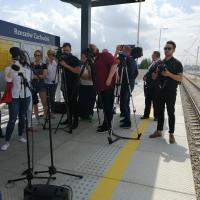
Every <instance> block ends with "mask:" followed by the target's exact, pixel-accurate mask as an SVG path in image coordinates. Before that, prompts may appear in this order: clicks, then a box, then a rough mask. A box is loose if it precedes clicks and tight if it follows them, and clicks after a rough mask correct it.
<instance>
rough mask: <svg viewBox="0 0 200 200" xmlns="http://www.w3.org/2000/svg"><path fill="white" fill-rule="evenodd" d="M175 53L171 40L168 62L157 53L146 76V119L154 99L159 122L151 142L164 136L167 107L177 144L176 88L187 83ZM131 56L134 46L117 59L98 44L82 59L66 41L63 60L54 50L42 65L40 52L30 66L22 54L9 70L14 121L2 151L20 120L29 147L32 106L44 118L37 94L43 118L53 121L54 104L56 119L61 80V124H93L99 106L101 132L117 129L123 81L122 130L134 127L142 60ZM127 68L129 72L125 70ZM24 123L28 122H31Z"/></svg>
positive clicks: (122, 49) (122, 48)
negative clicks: (117, 92)
mask: <svg viewBox="0 0 200 200" xmlns="http://www.w3.org/2000/svg"><path fill="white" fill-rule="evenodd" d="M175 49H176V44H175V43H174V42H173V41H168V42H167V43H166V46H165V48H164V52H165V59H164V60H163V61H161V60H160V53H159V52H157V51H155V52H154V53H153V55H152V60H153V61H152V64H151V65H150V66H149V70H148V72H147V74H146V75H145V76H144V82H145V86H144V90H145V111H144V116H142V119H147V118H149V114H150V108H151V102H152V101H153V105H154V119H155V121H158V126H157V130H156V131H155V132H154V133H153V134H152V135H150V138H156V137H160V136H161V135H162V130H163V124H164V110H165V104H166V105H167V111H168V116H169V133H170V143H174V142H175V138H174V134H173V133H174V129H175V114H174V112H175V101H176V90H177V85H178V84H179V82H181V80H182V71H183V67H182V65H181V63H180V62H179V61H178V60H177V59H175V58H174V57H173V53H174V52H175ZM131 52H132V48H131V47H130V46H129V45H119V46H117V48H116V52H115V54H114V55H112V54H111V53H109V52H108V50H107V49H104V50H103V51H102V52H100V51H99V50H98V48H97V47H96V45H94V44H91V45H89V48H88V49H86V50H85V51H83V52H82V55H81V60H79V59H78V58H77V57H76V56H74V55H73V54H72V47H71V44H70V43H64V44H63V46H62V56H61V57H60V58H57V56H56V54H55V52H54V51H53V50H49V51H48V52H47V59H46V62H43V60H44V59H43V55H42V52H41V51H40V50H36V51H35V52H34V62H33V63H31V65H29V64H28V63H27V61H26V56H25V54H24V53H23V52H22V53H21V55H20V56H19V55H16V56H13V59H12V63H11V65H10V66H8V67H7V68H6V69H5V78H6V82H7V84H9V83H12V89H11V93H12V101H11V102H10V103H9V105H8V107H9V121H8V124H7V128H6V134H5V144H4V145H3V146H2V147H1V150H4V151H5V150H7V149H8V148H9V146H10V139H11V135H12V133H13V130H14V127H15V123H16V120H17V117H18V119H19V123H18V134H19V141H20V142H23V143H26V139H25V138H24V137H23V136H22V135H23V133H24V132H25V128H27V130H31V129H33V127H32V125H31V115H32V108H33V110H34V114H35V118H36V120H38V123H39V120H40V118H41V116H40V115H39V109H38V103H39V98H38V94H39V97H40V100H41V103H42V106H43V111H44V114H43V117H44V119H48V117H49V116H48V115H47V113H48V111H49V110H48V109H49V106H50V107H51V111H52V112H51V116H50V117H51V118H54V114H53V112H54V111H56V106H55V93H56V88H57V85H58V81H60V82H61V91H62V93H63V97H64V100H65V103H66V105H67V109H68V114H67V118H66V120H65V121H62V122H61V125H65V124H68V126H70V128H71V129H76V128H77V127H78V123H79V118H80V117H81V118H83V119H89V120H91V118H92V116H93V109H94V106H95V102H96V106H99V108H103V113H104V120H103V123H102V124H101V125H100V126H98V127H97V132H99V133H103V132H106V131H109V130H110V129H111V127H112V119H113V113H114V98H115V94H114V92H115V88H116V85H119V81H120V89H121V90H120V91H121V92H120V95H119V99H120V112H121V113H120V117H122V119H121V121H120V123H121V124H120V127H121V128H130V127H131V109H130V107H129V101H130V96H131V93H132V91H133V89H134V86H135V79H136V77H137V75H138V67H137V62H136V59H135V58H134V57H133V56H132V55H131ZM119 55H121V56H119ZM122 58H123V59H122ZM13 65H17V66H19V70H16V69H14V67H13ZM123 65H125V68H126V69H125V72H124V69H123V67H124V66H123ZM161 68H162V69H161ZM59 71H61V73H59ZM20 73H21V74H23V78H22V76H19V74H20ZM60 76H61V77H60ZM59 77H60V78H59ZM22 79H26V81H27V82H28V83H29V85H30V86H31V88H30V87H27V86H26V85H25V84H22V83H23V81H24V80H23V81H22ZM116 83H118V84H116ZM47 97H48V99H49V102H48V103H47ZM97 97H98V100H97ZM26 115H27V116H26ZM25 116H26V117H25ZM25 119H28V120H27V121H28V122H27V124H26V120H25Z"/></svg>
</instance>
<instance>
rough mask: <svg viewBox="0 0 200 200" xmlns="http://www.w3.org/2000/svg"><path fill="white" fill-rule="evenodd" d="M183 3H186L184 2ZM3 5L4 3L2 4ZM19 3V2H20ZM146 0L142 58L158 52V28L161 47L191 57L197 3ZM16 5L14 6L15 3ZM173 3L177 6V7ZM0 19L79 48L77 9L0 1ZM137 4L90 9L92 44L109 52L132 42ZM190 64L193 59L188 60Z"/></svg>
mask: <svg viewBox="0 0 200 200" xmlns="http://www.w3.org/2000/svg"><path fill="white" fill-rule="evenodd" d="M185 1H186V0H185ZM3 2H4V3H3ZM20 2H23V0H20ZM175 2H177V0H174V1H172V0H146V1H145V2H144V3H142V10H141V32H140V33H141V34H140V36H141V37H140V44H141V45H142V46H143V47H144V57H150V55H151V52H152V51H153V50H157V49H158V40H159V30H160V27H168V30H166V31H163V32H162V40H161V46H162V48H163V46H164V43H165V42H166V40H170V39H172V40H174V41H175V42H176V43H177V52H176V56H177V57H178V58H179V59H181V60H182V59H184V58H186V57H189V56H188V55H186V53H185V51H184V49H188V48H190V47H191V44H192V43H193V41H194V40H195V39H196V38H197V40H196V42H195V43H194V45H192V47H191V49H190V52H191V54H195V51H196V49H197V46H198V45H200V40H199V39H198V38H199V35H200V20H199V19H200V3H199V4H196V5H191V7H190V8H189V7H188V8H186V7H184V1H182V0H181V1H179V2H178V4H179V5H180V4H181V2H183V4H181V6H176V5H175V4H174V3H175ZM16 4H17V3H16ZM178 4H177V5H178ZM0 6H1V13H0V18H1V19H4V20H7V21H11V22H14V23H17V24H21V25H24V26H28V27H31V28H35V29H39V30H42V31H45V32H49V33H52V34H56V35H60V36H61V38H62V41H70V42H71V43H72V44H73V46H74V48H75V51H78V50H79V49H80V17H81V14H80V9H76V8H74V7H73V6H71V5H69V4H66V3H62V2H61V1H57V0H40V1H37V3H36V2H34V3H31V4H28V5H27V4H26V3H24V4H21V6H18V5H15V4H11V3H8V1H2V0H0ZM137 20H138V4H137V3H135V4H127V5H120V6H110V7H102V8H93V9H92V42H94V43H96V44H97V45H98V46H99V47H100V49H102V48H108V49H110V50H113V49H114V48H115V45H116V44H118V43H128V44H130V43H136V39H137ZM190 59H191V60H192V61H193V62H194V61H195V59H194V57H192V56H191V57H190Z"/></svg>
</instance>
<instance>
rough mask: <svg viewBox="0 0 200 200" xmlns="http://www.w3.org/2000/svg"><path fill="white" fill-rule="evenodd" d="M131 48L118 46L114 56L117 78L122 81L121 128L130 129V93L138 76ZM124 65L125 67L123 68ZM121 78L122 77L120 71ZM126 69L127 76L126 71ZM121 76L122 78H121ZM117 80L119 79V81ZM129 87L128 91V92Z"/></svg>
mask: <svg viewBox="0 0 200 200" xmlns="http://www.w3.org/2000/svg"><path fill="white" fill-rule="evenodd" d="M131 51H132V49H131V47H130V46H129V45H123V46H121V45H119V46H117V48H116V53H115V55H117V54H119V57H118V59H119V71H118V74H119V77H120V78H121V79H122V82H121V92H120V110H121V115H120V116H121V117H123V118H124V119H122V120H121V121H120V122H121V125H120V127H121V128H130V127H131V117H130V106H129V102H130V96H131V94H130V92H131V93H132V91H133V89H134V86H135V79H136V77H137V75H138V69H137V63H136V61H135V59H134V58H133V57H132V56H131ZM123 65H125V66H123ZM123 68H124V71H123V76H122V70H123ZM125 68H127V74H126V70H125ZM121 76H122V77H121ZM120 78H119V79H120ZM129 87H130V90H131V91H130V90H129Z"/></svg>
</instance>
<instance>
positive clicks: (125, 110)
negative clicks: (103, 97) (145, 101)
mask: <svg viewBox="0 0 200 200" xmlns="http://www.w3.org/2000/svg"><path fill="white" fill-rule="evenodd" d="M134 85H135V83H134V82H130V90H131V93H132V91H133V89H134ZM130 97H131V94H130V91H129V86H128V84H123V83H122V86H121V92H120V109H121V113H122V115H123V117H124V123H131V116H130V115H131V111H130V106H129V103H130Z"/></svg>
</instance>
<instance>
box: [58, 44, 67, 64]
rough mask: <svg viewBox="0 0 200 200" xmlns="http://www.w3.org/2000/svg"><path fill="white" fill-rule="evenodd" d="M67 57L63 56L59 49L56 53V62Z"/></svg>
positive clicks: (60, 48)
mask: <svg viewBox="0 0 200 200" xmlns="http://www.w3.org/2000/svg"><path fill="white" fill-rule="evenodd" d="M67 57H68V55H65V54H63V52H62V47H59V48H58V49H57V51H56V59H57V60H58V61H62V60H66V59H67Z"/></svg>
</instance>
